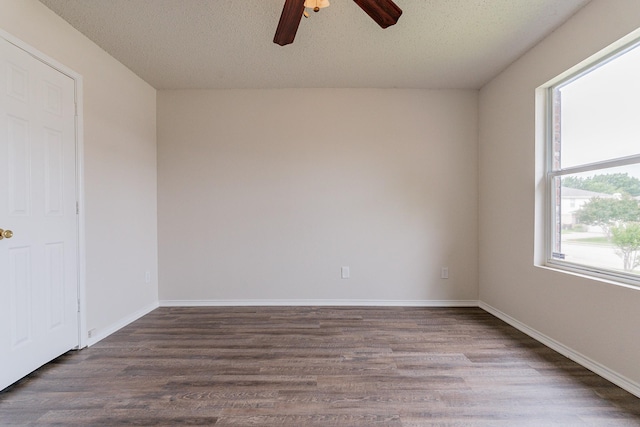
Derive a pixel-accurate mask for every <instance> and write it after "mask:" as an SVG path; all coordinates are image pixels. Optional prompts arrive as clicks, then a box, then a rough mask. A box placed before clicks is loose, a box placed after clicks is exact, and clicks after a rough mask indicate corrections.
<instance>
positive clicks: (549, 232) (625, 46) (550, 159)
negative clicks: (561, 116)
mask: <svg viewBox="0 0 640 427" xmlns="http://www.w3.org/2000/svg"><path fill="white" fill-rule="evenodd" d="M629 40H630V41H629ZM634 48H638V49H640V33H639V32H638V31H635V32H634V33H632V34H631V35H630V36H627V37H625V38H624V39H622V40H620V41H619V42H618V43H614V45H612V46H610V47H609V48H607V49H604V50H603V51H602V52H600V53H599V54H596V55H594V56H593V57H591V58H589V59H587V60H586V61H584V62H582V63H581V64H578V65H577V66H576V67H574V68H572V69H571V70H569V71H567V72H565V73H563V74H562V75H560V76H558V77H557V78H555V79H553V80H552V81H550V82H549V83H547V84H546V85H544V86H543V87H542V89H544V95H545V102H544V109H545V111H544V139H545V149H544V195H545V197H544V212H545V214H544V227H543V228H544V238H543V241H544V265H545V266H547V267H550V268H553V269H558V270H563V271H569V272H574V273H579V274H582V275H585V276H591V277H595V278H601V279H606V280H609V281H612V282H614V283H623V284H629V285H633V286H638V287H640V278H639V277H638V275H634V274H627V273H625V272H621V271H616V270H609V269H606V268H602V267H596V266H588V265H584V264H576V263H572V262H570V261H566V260H562V259H559V258H557V257H554V256H553V254H554V242H555V239H554V233H556V232H557V231H558V230H557V225H556V224H554V223H555V222H556V218H557V216H556V214H555V212H554V209H555V207H556V204H555V203H554V200H555V199H556V189H555V186H554V179H555V178H556V177H562V176H565V175H571V174H576V173H582V172H591V171H597V170H603V169H608V168H612V167H618V166H627V165H635V164H637V165H640V153H639V154H634V155H631V156H626V157H619V158H615V159H611V160H604V161H598V162H594V163H588V164H581V165H577V166H570V167H567V168H562V166H561V167H560V169H557V170H554V168H553V163H554V147H553V144H554V132H553V127H554V117H553V100H554V98H553V94H554V91H555V90H556V89H557V88H561V87H562V86H565V85H567V84H569V83H571V82H572V81H575V80H577V79H579V78H580V77H582V76H584V75H586V74H588V73H590V72H591V71H593V70H595V69H596V68H598V67H600V66H602V65H604V64H606V63H608V62H609V61H611V60H613V59H615V58H617V57H619V56H621V55H624V54H625V53H626V52H628V51H630V50H632V49H634Z"/></svg>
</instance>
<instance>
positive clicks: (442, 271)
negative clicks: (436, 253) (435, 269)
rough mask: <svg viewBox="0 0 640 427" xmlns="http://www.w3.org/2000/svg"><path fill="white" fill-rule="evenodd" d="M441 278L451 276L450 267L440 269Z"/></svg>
mask: <svg viewBox="0 0 640 427" xmlns="http://www.w3.org/2000/svg"><path fill="white" fill-rule="evenodd" d="M440 278H441V279H448V278H449V267H442V268H441V269H440Z"/></svg>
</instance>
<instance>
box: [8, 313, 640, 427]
mask: <svg viewBox="0 0 640 427" xmlns="http://www.w3.org/2000/svg"><path fill="white" fill-rule="evenodd" d="M0 425H2V426H9V425H60V426H120V425H168V426H179V425H215V426H296V427H302V426H350V427H351V426H367V427H368V426H404V427H409V426H546V425H558V426H640V399H638V398H637V397H635V396H633V395H631V394H629V393H627V392H625V391H624V390H622V389H620V388H619V387H617V386H615V385H613V384H611V383H609V382H608V381H606V380H604V379H602V378H601V377H599V376H597V375H595V374H593V373H591V372H590V371H588V370H586V369H585V368H583V367H581V366H579V365H577V364H576V363H574V362H572V361H570V360H568V359H566V358H565V357H563V356H561V355H559V354H558V353H556V352H554V351H552V350H550V349H549V348H547V347H545V346H543V345H542V344H539V343H538V342H536V341H534V340H533V339H531V338H529V337H527V336H526V335H524V334H522V333H521V332H519V331H517V330H516V329H514V328H512V327H510V326H508V325H507V324H505V323H503V322H502V321H500V320H498V319H496V318H495V317H493V316H491V315H490V314H488V313H486V312H484V311H482V310H480V309H477V308H460V309H449V308H353V307H350V308H336V307H260V308H256V307H234V308H227V307H225V308H161V309H158V310H155V311H154V312H152V313H150V314H148V315H147V316H144V317H143V318H141V319H140V320H138V321H136V322H134V323H132V324H131V325H129V326H127V327H126V328H124V329H122V330H120V331H118V332H117V333H115V334H113V335H111V336H110V337H108V338H107V339H105V340H103V341H101V342H99V343H98V344H96V345H95V346H93V347H91V348H88V349H85V350H82V351H79V352H70V353H68V354H66V355H64V356H62V357H60V358H58V359H56V360H55V361H53V362H51V363H50V364H48V365H46V366H44V367H43V368H41V369H39V370H38V371H36V372H34V373H33V374H31V375H30V376H28V377H27V378H25V379H23V380H21V381H20V382H18V383H16V384H15V385H13V386H12V387H10V388H8V389H7V390H5V391H4V392H2V393H0Z"/></svg>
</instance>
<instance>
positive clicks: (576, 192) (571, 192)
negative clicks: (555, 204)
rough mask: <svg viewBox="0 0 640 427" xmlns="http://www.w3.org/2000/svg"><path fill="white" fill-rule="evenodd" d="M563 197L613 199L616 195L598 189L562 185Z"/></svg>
mask: <svg viewBox="0 0 640 427" xmlns="http://www.w3.org/2000/svg"><path fill="white" fill-rule="evenodd" d="M561 191H562V198H563V199H567V198H571V199H590V198H592V197H599V198H601V199H612V198H614V197H615V196H614V195H613V194H606V193H598V192H597V191H589V190H580V189H578V188H569V187H562V189H561Z"/></svg>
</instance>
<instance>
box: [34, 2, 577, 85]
mask: <svg viewBox="0 0 640 427" xmlns="http://www.w3.org/2000/svg"><path fill="white" fill-rule="evenodd" d="M40 1H41V2H42V3H43V4H45V5H46V6H47V7H49V8H50V9H52V10H53V11H54V12H56V13H57V14H58V15H60V16H61V17H62V18H64V19H65V20H66V21H68V22H69V23H70V24H71V25H73V26H74V27H75V28H77V29H78V30H79V31H80V32H82V33H84V34H85V35H86V36H87V37H89V38H90V39H91V40H93V41H94V42H95V43H97V44H98V45H99V46H101V47H102V48H103V49H104V50H106V51H107V52H109V53H110V54H111V55H112V56H114V57H115V58H116V59H118V60H119V61H120V62H122V63H123V64H125V65H126V66H127V67H129V68H130V69H131V70H132V71H133V72H135V73H136V74H137V75H139V76H140V77H142V78H143V79H144V80H146V81H147V82H148V83H150V84H151V85H152V86H154V87H155V88H157V89H220V88H251V89H253V88H299V87H315V88H318V87H320V88H324V87H333V88H344V87H349V88H361V87H369V88H371V87H375V88H430V89H434V88H455V89H474V88H480V87H482V85H483V84H485V83H486V82H488V81H489V80H490V79H491V78H492V77H494V76H495V75H496V74H498V73H499V72H500V71H501V70H503V69H504V68H505V67H506V66H508V65H509V64H510V63H511V62H513V61H514V60H516V59H517V58H518V57H519V56H520V55H522V54H523V53H524V52H526V51H527V50H528V49H530V48H531V47H532V46H533V45H535V44H536V43H537V42H538V41H540V40H541V39H542V38H544V37H545V36H546V35H547V34H549V33H550V32H551V31H553V30H554V29H555V28H557V27H558V26H559V25H561V24H562V23H563V22H565V21H566V20H567V19H568V18H569V17H570V16H571V15H572V14H574V13H575V12H576V11H577V10H578V9H580V8H581V7H582V6H584V5H585V4H586V3H588V2H589V0H395V2H396V3H397V4H398V6H400V8H402V10H403V11H404V13H403V15H402V16H401V17H400V20H399V21H398V23H397V24H396V25H395V26H392V27H389V28H387V29H385V30H383V29H381V28H380V27H379V26H378V25H377V24H376V23H375V22H374V21H373V20H371V18H369V16H368V15H366V14H365V13H364V11H362V10H361V9H360V8H359V7H358V6H357V5H356V4H355V3H354V2H353V1H351V0H331V6H330V7H328V8H326V9H323V10H321V11H320V12H319V13H313V12H312V13H311V17H310V18H309V19H303V20H302V22H301V23H300V27H299V29H298V33H297V36H296V40H295V42H294V43H293V44H292V45H288V46H284V47H281V46H278V45H276V44H274V43H273V35H274V32H275V29H276V27H277V24H278V19H279V18H280V12H281V10H282V6H283V4H284V0H40Z"/></svg>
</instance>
